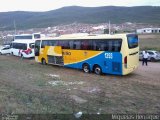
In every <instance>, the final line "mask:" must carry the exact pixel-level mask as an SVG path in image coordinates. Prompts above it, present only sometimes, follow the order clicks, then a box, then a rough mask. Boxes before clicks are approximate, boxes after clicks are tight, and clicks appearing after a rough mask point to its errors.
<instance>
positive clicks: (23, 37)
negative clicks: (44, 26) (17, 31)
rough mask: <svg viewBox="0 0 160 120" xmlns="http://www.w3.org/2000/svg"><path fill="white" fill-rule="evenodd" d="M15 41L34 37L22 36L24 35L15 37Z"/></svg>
mask: <svg viewBox="0 0 160 120" xmlns="http://www.w3.org/2000/svg"><path fill="white" fill-rule="evenodd" d="M14 39H15V40H16V39H32V35H24V36H22V35H17V36H15V38H14Z"/></svg>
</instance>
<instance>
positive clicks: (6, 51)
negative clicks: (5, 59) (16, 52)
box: [0, 47, 10, 55]
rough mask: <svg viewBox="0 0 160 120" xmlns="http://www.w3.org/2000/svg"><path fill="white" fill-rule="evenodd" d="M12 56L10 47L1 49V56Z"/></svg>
mask: <svg viewBox="0 0 160 120" xmlns="http://www.w3.org/2000/svg"><path fill="white" fill-rule="evenodd" d="M4 54H10V47H2V48H1V49H0V55H4Z"/></svg>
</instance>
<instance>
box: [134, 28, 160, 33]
mask: <svg viewBox="0 0 160 120" xmlns="http://www.w3.org/2000/svg"><path fill="white" fill-rule="evenodd" d="M136 32H137V33H138V34H142V33H160V28H142V29H137V30H136Z"/></svg>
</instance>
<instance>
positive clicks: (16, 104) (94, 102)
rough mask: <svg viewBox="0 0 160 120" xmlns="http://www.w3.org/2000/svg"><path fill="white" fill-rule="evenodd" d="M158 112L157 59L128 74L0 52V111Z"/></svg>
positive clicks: (159, 66) (159, 72) (159, 82)
mask: <svg viewBox="0 0 160 120" xmlns="http://www.w3.org/2000/svg"><path fill="white" fill-rule="evenodd" d="M79 111H82V112H83V113H91V114H106V113H159V114H160V63H159V62H155V63H151V62H149V64H148V66H142V65H141V62H140V64H139V67H138V69H137V70H136V71H134V72H133V73H131V74H129V75H127V76H115V75H106V74H105V75H100V76H99V75H95V74H94V73H90V74H86V73H83V72H82V71H81V70H75V69H70V68H64V67H58V66H53V65H46V66H45V65H41V64H39V63H36V62H35V61H34V59H23V60H22V59H20V58H19V57H15V56H10V55H6V56H5V55H3V56H0V113H25V114H27V113H34V114H37V113H58V114H70V113H76V112H79Z"/></svg>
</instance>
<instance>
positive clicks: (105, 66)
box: [64, 52, 122, 75]
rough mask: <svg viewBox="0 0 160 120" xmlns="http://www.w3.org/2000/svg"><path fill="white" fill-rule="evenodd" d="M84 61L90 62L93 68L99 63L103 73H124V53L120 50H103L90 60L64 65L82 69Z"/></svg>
mask: <svg viewBox="0 0 160 120" xmlns="http://www.w3.org/2000/svg"><path fill="white" fill-rule="evenodd" d="M84 63H88V64H89V65H90V69H91V70H93V66H94V65H95V64H98V65H99V66H100V67H101V69H102V72H103V73H107V74H117V75H122V54H121V53H119V52H103V53H101V54H99V55H97V56H94V57H92V58H90V59H88V60H85V61H82V62H78V63H73V64H68V65H64V66H65V67H70V68H77V69H82V65H83V64H84Z"/></svg>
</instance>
